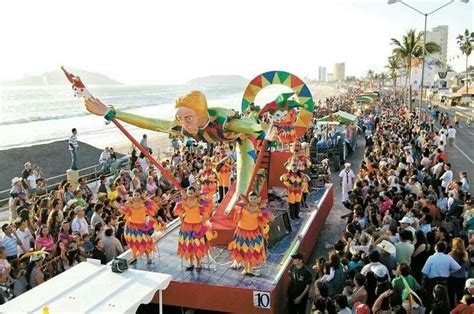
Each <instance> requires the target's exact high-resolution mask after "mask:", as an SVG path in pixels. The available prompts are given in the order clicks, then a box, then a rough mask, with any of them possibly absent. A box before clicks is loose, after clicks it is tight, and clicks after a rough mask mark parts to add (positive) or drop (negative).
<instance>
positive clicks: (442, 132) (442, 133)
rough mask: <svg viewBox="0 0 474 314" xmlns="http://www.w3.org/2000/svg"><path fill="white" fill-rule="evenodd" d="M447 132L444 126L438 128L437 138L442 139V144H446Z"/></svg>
mask: <svg viewBox="0 0 474 314" xmlns="http://www.w3.org/2000/svg"><path fill="white" fill-rule="evenodd" d="M447 132H448V131H447V130H446V129H444V128H443V129H441V130H439V140H440V142H441V141H442V142H443V143H444V144H446V133H447Z"/></svg>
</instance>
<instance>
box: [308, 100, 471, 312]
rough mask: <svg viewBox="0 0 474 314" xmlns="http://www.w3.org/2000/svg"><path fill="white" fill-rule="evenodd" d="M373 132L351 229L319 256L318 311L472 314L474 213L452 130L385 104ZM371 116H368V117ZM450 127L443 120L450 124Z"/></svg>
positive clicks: (353, 201)
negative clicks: (453, 154) (456, 166)
mask: <svg viewBox="0 0 474 314" xmlns="http://www.w3.org/2000/svg"><path fill="white" fill-rule="evenodd" d="M379 109H380V111H379V113H378V114H376V115H374V113H373V112H370V113H367V115H366V116H361V117H360V118H361V119H362V120H363V121H366V122H368V121H370V123H366V125H365V128H369V129H370V132H367V133H364V134H365V135H366V143H367V146H366V148H365V153H364V157H363V160H362V162H361V164H360V168H359V171H358V173H357V178H356V181H355V184H354V186H353V188H352V191H351V192H350V193H349V200H348V201H347V202H345V203H344V205H345V207H347V209H348V210H350V211H351V212H350V213H349V214H347V215H344V216H343V217H341V219H347V226H346V229H345V231H344V232H343V233H342V235H341V237H340V239H339V240H338V241H336V242H335V243H334V245H333V250H332V251H331V252H330V253H329V256H328V257H326V256H323V257H320V258H319V259H318V260H317V261H316V264H315V266H314V267H313V268H314V270H315V272H316V282H315V285H314V290H315V295H314V304H313V309H312V311H313V313H351V312H352V313H354V312H355V313H423V311H425V312H426V313H439V314H444V313H473V312H474V304H473V302H474V301H473V300H474V299H473V298H474V279H473V278H472V277H473V271H472V267H473V261H474V208H473V206H472V203H471V196H470V186H469V180H468V178H467V173H466V172H465V171H461V172H460V173H459V174H454V173H453V171H452V165H451V164H450V163H449V160H448V158H447V154H446V151H447V150H448V149H451V148H450V147H448V146H447V145H446V133H444V132H446V130H445V129H444V127H445V126H441V128H442V130H444V132H442V131H441V132H439V133H438V134H437V133H436V132H434V130H433V128H432V127H431V126H430V125H429V124H427V123H419V122H418V118H417V116H416V113H414V112H412V113H410V114H409V113H408V112H407V110H406V108H405V107H404V106H403V105H402V101H401V100H400V99H398V98H396V97H394V96H392V97H387V98H386V99H385V100H384V102H383V105H382V106H380V108H379ZM369 115H370V116H369ZM445 122H446V121H445V120H443V123H445Z"/></svg>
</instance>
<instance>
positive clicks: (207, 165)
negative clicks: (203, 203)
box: [199, 156, 218, 207]
mask: <svg viewBox="0 0 474 314" xmlns="http://www.w3.org/2000/svg"><path fill="white" fill-rule="evenodd" d="M217 179H218V173H217V172H216V170H215V169H214V163H213V162H212V160H211V158H210V157H209V156H205V157H204V158H203V170H202V172H201V173H200V175H199V181H200V182H201V192H203V193H205V195H204V197H205V198H206V200H207V201H208V202H210V203H211V207H212V205H213V203H214V200H213V198H214V195H215V194H216V192H217Z"/></svg>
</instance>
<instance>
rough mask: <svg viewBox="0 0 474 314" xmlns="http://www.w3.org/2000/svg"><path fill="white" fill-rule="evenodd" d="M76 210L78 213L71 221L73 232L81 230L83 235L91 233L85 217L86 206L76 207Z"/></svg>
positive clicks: (80, 232)
mask: <svg viewBox="0 0 474 314" xmlns="http://www.w3.org/2000/svg"><path fill="white" fill-rule="evenodd" d="M74 212H75V213H76V217H74V219H73V220H72V223H71V230H72V232H79V234H80V235H81V237H82V236H83V235H85V234H89V225H88V224H87V220H86V219H85V218H84V214H85V213H84V207H81V206H77V207H76V208H74Z"/></svg>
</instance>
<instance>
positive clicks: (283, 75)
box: [242, 71, 314, 137]
mask: <svg viewBox="0 0 474 314" xmlns="http://www.w3.org/2000/svg"><path fill="white" fill-rule="evenodd" d="M277 84H279V85H284V86H287V87H289V88H291V89H292V90H293V91H294V92H295V95H296V96H297V98H298V103H300V104H301V105H302V107H301V108H300V110H299V114H298V119H297V120H296V123H295V130H296V134H297V136H298V137H301V136H303V135H304V133H305V132H306V129H307V128H308V127H309V125H310V124H311V119H312V118H313V111H314V100H313V96H312V95H311V91H310V90H309V88H308V86H307V85H306V84H305V83H304V82H303V81H302V80H301V79H300V78H299V77H297V76H296V75H294V74H291V73H288V72H285V71H269V72H265V73H262V74H260V75H259V76H257V77H255V78H254V79H253V80H251V81H250V83H249V85H248V86H247V88H246V89H245V92H244V97H243V99H242V112H244V111H245V110H246V109H247V107H248V106H249V105H250V104H253V103H254V102H255V98H256V97H257V95H258V93H259V92H260V91H261V90H262V89H264V88H265V87H267V86H270V85H277Z"/></svg>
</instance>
